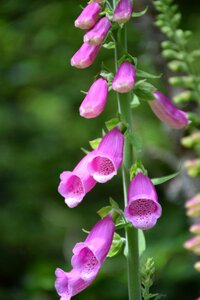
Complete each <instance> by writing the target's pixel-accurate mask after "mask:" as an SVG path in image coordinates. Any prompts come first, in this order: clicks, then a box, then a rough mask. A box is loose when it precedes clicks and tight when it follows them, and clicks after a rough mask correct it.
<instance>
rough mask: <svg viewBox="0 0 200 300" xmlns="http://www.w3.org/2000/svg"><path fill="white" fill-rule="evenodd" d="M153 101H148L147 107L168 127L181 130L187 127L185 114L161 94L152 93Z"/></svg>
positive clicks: (157, 92)
mask: <svg viewBox="0 0 200 300" xmlns="http://www.w3.org/2000/svg"><path fill="white" fill-rule="evenodd" d="M154 97H155V100H152V101H149V102H148V103H149V105H150V107H151V109H152V110H153V112H154V113H155V115H156V116H157V117H158V118H159V119H160V120H161V121H162V122H164V123H165V124H167V125H168V126H170V127H172V128H175V129H181V128H183V127H185V126H186V125H188V123H189V120H188V116H187V114H186V113H185V112H184V111H182V110H180V109H178V108H177V107H176V106H175V105H174V104H173V103H172V101H171V100H170V99H168V98H167V97H166V96H165V95H163V94H162V93H161V92H159V91H156V92H155V93H154Z"/></svg>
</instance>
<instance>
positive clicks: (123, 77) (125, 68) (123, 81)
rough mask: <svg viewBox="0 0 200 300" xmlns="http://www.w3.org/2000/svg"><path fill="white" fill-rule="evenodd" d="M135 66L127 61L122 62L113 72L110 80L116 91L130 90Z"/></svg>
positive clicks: (133, 79)
mask: <svg viewBox="0 0 200 300" xmlns="http://www.w3.org/2000/svg"><path fill="white" fill-rule="evenodd" d="M135 79H136V71H135V67H134V66H133V65H132V64H131V63H129V62H128V61H125V62H123V63H122V64H121V65H120V66H119V68H118V70H117V73H116V74H115V77H114V79H113V82H112V88H113V90H115V91H116V92H118V93H128V92H130V91H131V90H132V89H133V87H134V84H135Z"/></svg>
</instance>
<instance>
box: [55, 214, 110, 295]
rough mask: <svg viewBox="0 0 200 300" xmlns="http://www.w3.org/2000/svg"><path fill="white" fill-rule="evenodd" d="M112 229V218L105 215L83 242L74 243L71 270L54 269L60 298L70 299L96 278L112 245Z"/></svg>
mask: <svg viewBox="0 0 200 300" xmlns="http://www.w3.org/2000/svg"><path fill="white" fill-rule="evenodd" d="M114 230H115V225H114V223H113V220H112V218H111V217H110V216H109V215H107V216H106V217H105V218H103V219H102V220H100V221H99V222H98V223H97V224H96V225H95V226H94V227H93V228H92V230H91V231H90V233H89V234H88V236H87V238H86V240H85V241H84V242H82V243H78V244H76V245H75V247H74V249H73V253H74V255H73V257H72V261H71V262H72V266H73V269H72V271H71V272H64V271H63V270H61V269H59V268H58V269H56V272H55V274H56V277H57V279H56V282H55V287H56V290H57V293H58V295H59V296H60V297H61V298H60V300H70V299H71V297H72V296H75V295H76V294H78V293H80V292H81V291H82V290H84V289H85V288H87V287H88V286H89V285H90V284H91V283H92V281H93V280H94V279H95V278H96V276H97V274H98V272H99V270H100V268H101V266H102V264H103V262H104V261H105V259H106V256H107V254H108V252H109V250H110V247H111V245H112V241H113V235H114Z"/></svg>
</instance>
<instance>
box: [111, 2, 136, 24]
mask: <svg viewBox="0 0 200 300" xmlns="http://www.w3.org/2000/svg"><path fill="white" fill-rule="evenodd" d="M132 12H133V4H132V0H120V1H119V3H118V4H117V6H116V8H115V11H114V15H113V21H114V22H117V23H126V22H128V21H129V20H130V18H131V16H132Z"/></svg>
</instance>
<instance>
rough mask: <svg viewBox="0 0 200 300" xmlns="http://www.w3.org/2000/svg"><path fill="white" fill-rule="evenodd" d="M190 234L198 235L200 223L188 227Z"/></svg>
mask: <svg viewBox="0 0 200 300" xmlns="http://www.w3.org/2000/svg"><path fill="white" fill-rule="evenodd" d="M190 232H191V233H195V234H200V223H198V224H193V225H192V226H190Z"/></svg>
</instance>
